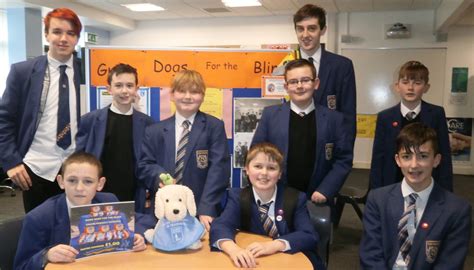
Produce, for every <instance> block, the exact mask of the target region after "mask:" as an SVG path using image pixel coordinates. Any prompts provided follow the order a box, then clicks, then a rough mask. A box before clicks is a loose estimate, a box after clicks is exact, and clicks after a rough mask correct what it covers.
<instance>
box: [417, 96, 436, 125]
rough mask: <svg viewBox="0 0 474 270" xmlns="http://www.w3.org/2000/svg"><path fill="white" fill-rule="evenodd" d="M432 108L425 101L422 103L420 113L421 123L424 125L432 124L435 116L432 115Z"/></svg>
mask: <svg viewBox="0 0 474 270" xmlns="http://www.w3.org/2000/svg"><path fill="white" fill-rule="evenodd" d="M431 109H432V108H431V107H430V106H429V105H428V104H427V103H426V102H424V101H422V102H421V111H420V121H421V122H422V123H428V124H431V123H432V122H433V121H432V120H433V119H432V118H431V116H432V115H433V114H432V113H431Z"/></svg>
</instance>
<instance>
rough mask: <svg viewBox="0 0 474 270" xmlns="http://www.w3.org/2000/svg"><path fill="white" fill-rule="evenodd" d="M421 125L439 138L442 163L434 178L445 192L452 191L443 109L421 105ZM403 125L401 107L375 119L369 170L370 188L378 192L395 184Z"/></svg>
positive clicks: (425, 104) (451, 164) (434, 171)
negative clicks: (396, 156)
mask: <svg viewBox="0 0 474 270" xmlns="http://www.w3.org/2000/svg"><path fill="white" fill-rule="evenodd" d="M420 122H422V123H424V124H426V125H428V126H430V127H432V128H433V129H434V130H435V131H436V134H437V135H438V145H439V151H440V154H441V162H440V164H439V165H438V167H437V168H435V169H434V170H433V178H434V179H435V181H436V182H437V183H438V184H440V185H441V186H442V187H444V188H446V189H447V190H450V191H452V190H453V163H452V160H451V149H450V146H449V136H448V126H447V124H446V115H445V113H444V109H443V107H440V106H436V105H433V104H430V103H427V102H424V101H422V103H421V111H420ZM401 125H402V114H401V112H400V103H398V104H397V105H395V106H393V107H391V108H388V109H386V110H383V111H381V112H380V113H379V114H378V116H377V125H376V127H375V138H374V146H373V148H372V164H371V166H370V188H378V187H383V186H387V185H390V184H394V183H396V182H397V179H396V176H397V168H398V165H397V163H396V161H395V154H396V149H395V148H396V141H397V136H398V134H399V133H400V130H401Z"/></svg>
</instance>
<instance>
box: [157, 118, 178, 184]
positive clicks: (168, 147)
mask: <svg viewBox="0 0 474 270" xmlns="http://www.w3.org/2000/svg"><path fill="white" fill-rule="evenodd" d="M175 125H176V117H175V116H172V117H171V119H170V121H167V122H166V124H165V126H164V127H163V140H164V145H163V147H164V148H165V149H162V150H159V151H164V155H165V158H164V167H165V169H166V170H167V171H168V172H169V173H170V174H172V175H173V177H174V171H175V166H176V160H175V155H176V145H175V143H176V135H175V134H176V132H175Z"/></svg>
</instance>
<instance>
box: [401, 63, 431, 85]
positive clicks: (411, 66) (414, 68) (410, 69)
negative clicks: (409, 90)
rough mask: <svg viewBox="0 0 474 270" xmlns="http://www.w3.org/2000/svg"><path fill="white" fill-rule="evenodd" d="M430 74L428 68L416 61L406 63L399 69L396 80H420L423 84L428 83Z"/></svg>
mask: <svg viewBox="0 0 474 270" xmlns="http://www.w3.org/2000/svg"><path fill="white" fill-rule="evenodd" d="M429 75H430V72H429V70H428V68H427V67H426V66H425V65H423V64H422V63H421V62H418V61H408V62H406V63H405V64H403V66H402V67H401V68H400V71H399V72H398V80H400V79H408V80H422V81H424V82H425V83H428V81H429Z"/></svg>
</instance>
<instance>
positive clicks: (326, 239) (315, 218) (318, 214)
mask: <svg viewBox="0 0 474 270" xmlns="http://www.w3.org/2000/svg"><path fill="white" fill-rule="evenodd" d="M306 206H307V207H308V211H309V217H310V218H311V222H312V223H313V225H314V229H315V231H316V232H318V234H319V243H318V247H317V248H318V250H317V252H318V255H319V257H320V258H321V260H322V261H323V263H324V265H325V266H326V267H327V266H328V263H329V245H330V244H331V239H332V225H331V209H330V207H329V206H327V205H325V204H316V203H313V202H312V201H308V202H307V203H306Z"/></svg>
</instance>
